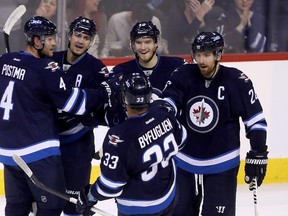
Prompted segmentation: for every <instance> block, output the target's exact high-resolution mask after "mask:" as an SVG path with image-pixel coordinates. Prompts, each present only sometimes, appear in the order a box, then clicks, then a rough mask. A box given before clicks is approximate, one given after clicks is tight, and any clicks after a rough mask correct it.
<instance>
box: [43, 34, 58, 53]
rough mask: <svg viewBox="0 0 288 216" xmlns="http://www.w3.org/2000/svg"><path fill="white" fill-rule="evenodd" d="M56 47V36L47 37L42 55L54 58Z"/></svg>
mask: <svg viewBox="0 0 288 216" xmlns="http://www.w3.org/2000/svg"><path fill="white" fill-rule="evenodd" d="M55 47H56V35H53V36H46V37H45V44H44V47H43V49H42V51H41V53H42V55H45V56H48V57H52V56H53V53H54V49H55Z"/></svg>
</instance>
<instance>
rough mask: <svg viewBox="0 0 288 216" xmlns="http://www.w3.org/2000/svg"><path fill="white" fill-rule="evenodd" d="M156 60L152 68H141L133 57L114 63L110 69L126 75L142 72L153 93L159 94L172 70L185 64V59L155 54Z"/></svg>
mask: <svg viewBox="0 0 288 216" xmlns="http://www.w3.org/2000/svg"><path fill="white" fill-rule="evenodd" d="M157 57H158V62H157V65H156V66H155V67H154V68H143V67H141V66H140V65H139V63H138V59H133V60H130V61H127V62H124V63H122V64H119V65H116V66H115V67H114V68H113V69H112V71H111V72H112V73H114V74H115V75H117V76H118V75H119V74H121V75H127V74H131V73H144V74H145V75H146V76H147V77H148V78H149V81H150V82H151V84H152V87H153V93H154V94H156V95H157V96H159V95H160V94H161V93H162V90H163V88H164V87H165V84H166V82H167V80H168V79H169V78H170V76H171V74H172V72H173V71H174V70H175V69H176V68H177V67H179V66H182V65H184V64H187V61H186V60H185V59H183V58H179V57H167V56H157Z"/></svg>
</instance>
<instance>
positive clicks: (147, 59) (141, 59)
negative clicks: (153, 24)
mask: <svg viewBox="0 0 288 216" xmlns="http://www.w3.org/2000/svg"><path fill="white" fill-rule="evenodd" d="M157 48H158V46H156V48H155V49H154V51H153V52H152V54H151V55H150V53H151V50H149V51H148V52H147V53H145V54H140V55H141V56H147V57H146V58H140V57H139V53H138V54H137V56H138V59H139V60H138V61H139V62H143V63H145V64H147V63H149V62H150V61H151V60H152V58H153V56H154V55H155V54H156V50H157ZM147 54H149V55H147Z"/></svg>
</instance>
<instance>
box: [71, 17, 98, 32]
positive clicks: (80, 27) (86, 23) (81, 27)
mask: <svg viewBox="0 0 288 216" xmlns="http://www.w3.org/2000/svg"><path fill="white" fill-rule="evenodd" d="M74 31H76V32H82V33H84V34H87V35H89V36H90V37H94V36H95V35H96V31H97V30H96V25H95V23H94V21H93V20H91V19H88V18H85V17H82V16H79V17H77V18H76V19H75V20H74V21H73V22H71V24H70V26H69V35H70V34H72V33H73V32H74Z"/></svg>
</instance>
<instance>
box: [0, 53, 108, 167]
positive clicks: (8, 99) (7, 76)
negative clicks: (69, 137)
mask: <svg viewBox="0 0 288 216" xmlns="http://www.w3.org/2000/svg"><path fill="white" fill-rule="evenodd" d="M0 68H1V75H0V97H1V100H0V140H1V142H0V162H1V163H3V164H7V165H16V163H15V162H14V161H13V159H12V156H13V154H17V155H19V156H22V158H23V159H24V160H25V161H26V162H27V163H30V162H33V161H37V160H40V159H42V158H45V157H49V156H51V155H59V154H60V151H59V131H58V127H57V108H59V109H62V110H63V111H65V112H71V113H74V114H77V115H83V114H85V113H86V112H88V113H90V112H92V111H93V110H95V109H97V108H99V107H101V106H102V105H103V102H104V100H106V94H105V90H104V89H102V88H99V89H97V90H88V89H87V90H81V89H79V88H71V87H69V86H67V85H66V83H65V78H64V77H61V73H62V72H61V70H60V68H59V66H58V64H57V63H56V62H54V61H51V60H49V59H39V58H35V57H34V56H33V55H31V54H29V53H27V52H17V53H9V54H4V55H3V56H1V57H0ZM88 101H89V103H87V102H88Z"/></svg>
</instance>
